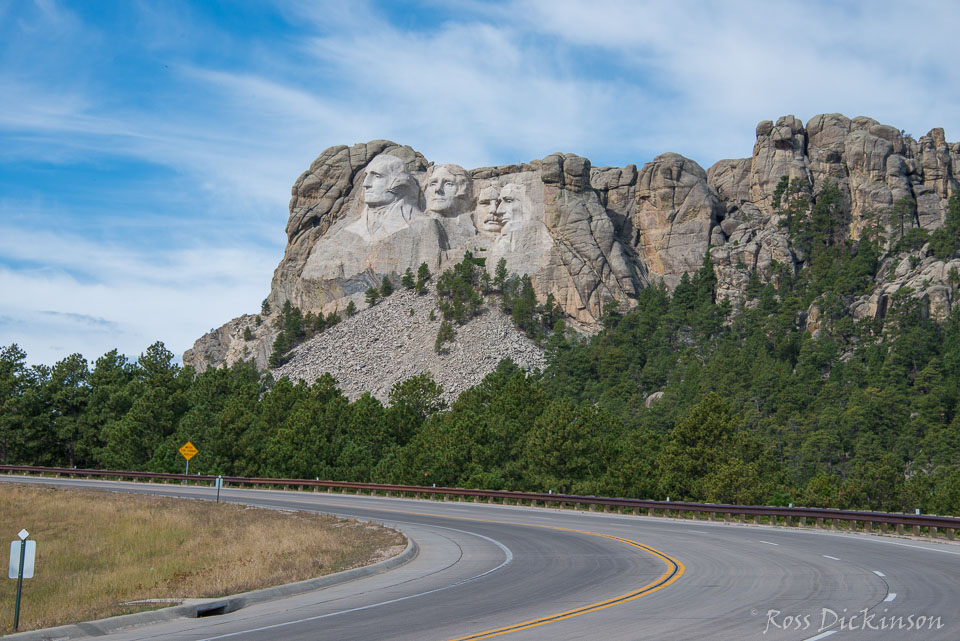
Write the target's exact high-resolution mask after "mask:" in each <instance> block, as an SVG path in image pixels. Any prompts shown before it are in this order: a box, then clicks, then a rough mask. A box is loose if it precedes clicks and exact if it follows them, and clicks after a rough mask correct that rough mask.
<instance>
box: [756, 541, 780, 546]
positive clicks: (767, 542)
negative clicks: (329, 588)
mask: <svg viewBox="0 0 960 641" xmlns="http://www.w3.org/2000/svg"><path fill="white" fill-rule="evenodd" d="M760 542H761V543H766V544H767V545H780V544H779V543H771V542H770V541H760Z"/></svg>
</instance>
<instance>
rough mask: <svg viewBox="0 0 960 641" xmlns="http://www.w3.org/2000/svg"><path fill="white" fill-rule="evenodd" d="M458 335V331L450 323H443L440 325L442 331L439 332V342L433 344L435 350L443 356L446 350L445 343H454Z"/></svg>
mask: <svg viewBox="0 0 960 641" xmlns="http://www.w3.org/2000/svg"><path fill="white" fill-rule="evenodd" d="M456 335H457V331H456V330H455V329H454V328H453V325H452V324H451V323H450V321H446V320H445V321H442V322H441V323H440V329H438V330H437V340H436V341H434V343H433V349H434V350H436V352H437V353H438V354H442V353H443V351H444V349H445V348H444V343H446V342H447V341H452V340H453V339H454V337H455V336H456Z"/></svg>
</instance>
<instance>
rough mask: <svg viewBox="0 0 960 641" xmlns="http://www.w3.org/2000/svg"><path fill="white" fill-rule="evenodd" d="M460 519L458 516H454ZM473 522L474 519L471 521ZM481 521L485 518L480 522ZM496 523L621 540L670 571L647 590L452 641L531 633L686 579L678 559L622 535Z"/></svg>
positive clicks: (645, 588) (654, 581) (547, 526)
mask: <svg viewBox="0 0 960 641" xmlns="http://www.w3.org/2000/svg"><path fill="white" fill-rule="evenodd" d="M454 518H457V517H454ZM471 520H473V519H471ZM476 520H481V519H476ZM488 522H493V523H508V524H510V525H524V526H527V527H542V528H547V529H550V530H561V531H563V532H575V533H577V534H588V535H590V536H600V537H603V538H605V539H613V540H614V541H620V542H621V543H626V544H627V545H632V546H633V547H635V548H639V549H641V550H643V551H644V552H647V553H649V554H652V555H653V556H655V557H657V558H659V559H660V560H661V561H663V562H664V563H666V565H667V570H666V571H665V572H664V573H663V574H661V575H660V576H659V577H657V578H656V579H654V580H653V581H651V582H650V583H648V584H646V585H644V586H643V587H640V588H637V589H636V590H632V591H630V592H627V593H625V594H621V595H619V596H615V597H613V598H610V599H607V600H605V601H600V602H598V603H592V604H590V605H584V606H581V607H579V608H575V609H573V610H567V611H565V612H557V613H556V614H550V615H547V616H544V617H539V618H537V619H531V620H529V621H524V622H523V623H515V624H513V625H508V626H504V627H502V628H495V629H493V630H487V631H485V632H479V633H477V634H471V635H469V636H465V637H457V638H456V639H451V640H450V641H477V640H478V639H490V638H493V637H498V636H500V635H502V634H510V633H511V632H520V631H521V630H529V629H530V628H535V627H537V626H541V625H546V624H548V623H554V622H556V621H563V620H564V619H571V618H573V617H578V616H580V615H581V614H588V613H590V612H596V611H597V610H603V609H604V608H609V607H610V606H612V605H617V604H619V603H626V602H628V601H633V600H635V599H639V598H640V597H642V596H646V595H648V594H652V593H654V592H656V591H657V590H660V589H663V588H665V587H667V586H668V585H670V584H671V583H673V582H674V581H676V580H677V579H679V578H680V577H681V576H683V572H684V570H685V569H686V568H685V567H684V565H683V563H681V562H680V561H678V560H676V559H675V558H673V557H671V556H668V555H666V554H664V553H663V552H661V551H660V550H656V549H654V548H652V547H650V546H649V545H644V544H643V543H638V542H637V541H631V540H630V539H624V538H621V537H619V536H613V535H611V534H600V533H599V532H589V531H587V530H574V529H571V528H564V527H557V526H553V525H537V524H534V523H509V522H508V521H488Z"/></svg>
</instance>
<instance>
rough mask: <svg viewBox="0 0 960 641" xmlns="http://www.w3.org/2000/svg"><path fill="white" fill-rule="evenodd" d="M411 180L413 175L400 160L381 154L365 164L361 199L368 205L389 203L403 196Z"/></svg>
mask: <svg viewBox="0 0 960 641" xmlns="http://www.w3.org/2000/svg"><path fill="white" fill-rule="evenodd" d="M411 182H413V176H411V175H410V172H409V171H407V165H406V164H405V163H404V162H403V161H402V160H400V159H399V158H397V157H396V156H390V155H386V154H381V155H379V156H377V157H376V158H374V159H373V160H371V161H370V164H369V165H367V174H366V176H365V177H364V179H363V201H364V202H365V203H366V204H367V206H369V207H382V206H383V205H389V204H390V203H392V202H395V201H397V200H400V199H402V198H403V197H404V195H405V192H407V191H409V189H410V183H411Z"/></svg>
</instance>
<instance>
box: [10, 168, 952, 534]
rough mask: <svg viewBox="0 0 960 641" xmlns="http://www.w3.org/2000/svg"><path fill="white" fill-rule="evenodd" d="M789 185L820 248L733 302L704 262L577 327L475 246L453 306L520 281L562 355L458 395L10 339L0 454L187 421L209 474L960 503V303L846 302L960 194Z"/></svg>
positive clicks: (478, 301)
mask: <svg viewBox="0 0 960 641" xmlns="http://www.w3.org/2000/svg"><path fill="white" fill-rule="evenodd" d="M781 187H782V188H781V189H779V192H780V193H779V196H780V198H778V206H779V207H781V208H783V210H784V212H785V213H787V214H789V215H787V216H785V220H786V223H785V225H786V229H787V232H788V233H789V234H790V238H791V242H792V243H793V244H794V246H797V247H801V248H802V250H803V256H804V265H803V268H802V269H800V270H799V271H798V272H796V273H794V272H793V270H792V269H788V268H786V267H782V268H781V269H779V270H775V271H776V278H774V279H770V280H769V281H768V282H763V281H762V280H761V279H760V278H759V276H758V275H757V274H755V273H754V274H752V275H751V277H750V281H749V285H748V286H747V291H746V294H745V300H744V301H743V302H742V304H740V305H737V306H732V305H731V304H730V303H729V301H718V300H717V296H716V288H717V283H716V279H715V276H714V271H713V268H712V265H711V264H710V263H709V260H707V261H705V263H704V266H703V268H702V269H700V270H699V271H698V272H696V273H694V274H692V275H690V276H689V277H687V276H685V277H684V278H683V280H682V281H681V283H680V284H679V285H678V286H677V287H676V288H675V289H674V291H672V292H670V291H668V290H667V289H666V288H665V287H664V286H662V285H659V286H658V285H654V286H651V287H648V288H646V289H644V290H642V291H641V292H640V293H639V294H638V297H637V300H636V305H635V306H633V307H632V309H631V310H629V311H626V310H621V309H620V308H618V307H617V306H616V305H609V306H608V307H607V308H605V310H604V315H603V319H602V320H603V329H602V330H601V331H600V332H599V333H598V334H596V335H594V336H590V337H584V336H580V335H578V334H575V333H574V332H572V331H570V330H569V329H567V328H566V327H565V326H564V324H563V321H562V320H560V319H559V318H557V315H556V313H555V310H554V308H553V304H552V303H551V304H550V305H545V306H539V307H538V308H536V309H534V308H532V307H531V306H530V305H527V304H526V303H525V302H524V301H525V300H526V299H527V298H528V297H527V296H524V295H523V292H524V290H525V289H526V288H527V285H529V280H527V281H526V282H524V281H523V280H522V279H520V280H516V281H515V282H514V283H513V284H510V283H511V281H510V280H508V279H506V277H505V275H504V274H502V273H501V274H500V275H499V282H493V281H497V280H498V279H497V278H493V279H491V278H490V277H489V276H487V277H483V276H477V275H478V274H481V273H485V272H483V270H482V269H474V267H476V265H473V266H471V265H466V266H463V265H461V266H459V267H460V270H459V272H455V273H454V275H453V276H449V277H447V280H446V281H441V284H442V285H443V287H442V289H443V290H444V292H445V293H446V300H447V301H448V302H447V303H444V304H443V305H441V311H442V312H443V313H444V318H445V319H447V318H449V319H450V322H451V323H456V322H469V317H470V316H471V315H473V314H476V313H483V308H484V306H486V307H491V306H494V305H504V304H505V303H504V298H505V297H504V296H503V294H502V293H501V294H500V295H499V297H498V294H497V293H496V291H497V290H498V289H499V290H503V289H506V290H507V291H513V294H512V295H509V296H506V305H509V308H510V309H509V310H508V311H509V313H511V314H512V315H513V316H514V317H515V320H516V321H517V322H518V325H520V326H521V327H523V326H524V325H523V324H526V327H527V329H528V333H530V334H531V335H532V336H535V338H536V339H537V340H539V341H541V343H542V344H543V345H544V347H545V349H546V351H547V355H548V364H547V366H546V368H545V369H544V371H542V372H533V373H526V372H524V371H522V370H520V369H519V368H518V367H517V366H516V365H514V364H513V363H512V362H510V361H503V362H501V363H500V364H499V366H498V367H497V368H496V370H495V371H494V372H492V373H491V374H489V375H488V376H487V377H486V378H485V379H484V380H483V381H482V382H481V383H480V384H479V385H477V386H475V387H473V388H471V389H469V390H467V391H465V392H464V393H462V394H461V395H460V396H459V398H457V400H456V401H454V402H453V403H452V404H450V405H449V406H448V405H447V404H446V403H445V402H444V401H443V400H442V397H441V393H442V390H441V389H440V388H439V387H438V386H437V385H436V384H435V383H434V382H433V380H431V379H430V377H429V376H428V375H422V376H418V377H415V378H411V379H408V380H406V381H403V382H401V383H398V384H397V385H395V386H394V388H393V389H392V391H391V392H390V395H389V399H388V400H387V402H385V403H383V402H381V401H379V400H377V399H375V398H374V397H372V396H370V395H369V394H367V395H364V396H362V397H360V398H358V399H356V400H354V401H352V402H351V401H350V400H348V399H347V398H346V397H345V396H344V395H343V394H342V393H341V392H340V391H339V390H338V388H337V382H336V381H335V380H333V378H332V377H330V376H329V375H325V376H323V377H321V378H320V379H318V380H317V381H316V382H315V383H313V384H312V385H308V384H306V383H296V384H295V383H291V382H290V381H289V380H287V379H281V380H273V379H272V378H271V377H270V376H269V375H267V376H264V375H262V374H261V373H260V372H258V371H257V369H256V368H255V367H254V366H253V365H252V364H251V363H245V362H241V363H237V364H234V365H233V366H231V367H228V368H220V369H216V368H210V369H208V370H206V371H204V372H203V373H200V374H197V373H196V372H195V371H194V370H193V369H192V368H190V367H180V366H178V365H177V364H176V362H175V359H174V355H173V354H172V353H171V352H170V351H169V350H167V349H166V348H165V346H164V345H163V344H162V343H156V344H154V345H152V346H151V347H149V348H148V349H147V350H146V351H145V352H144V353H143V354H142V355H141V356H140V357H139V358H137V359H136V360H131V359H128V358H127V357H125V356H123V355H121V354H119V353H118V352H117V351H111V352H109V353H107V354H105V355H103V356H101V357H100V358H98V359H96V360H95V361H93V362H92V363H89V362H88V361H87V360H86V359H85V358H84V357H83V356H81V355H80V354H74V355H72V356H69V357H67V358H65V359H63V360H61V361H59V362H57V363H55V364H53V365H52V366H46V365H37V366H28V365H27V364H26V363H27V355H26V354H25V353H24V352H23V351H22V350H21V349H20V348H19V347H18V346H17V345H9V346H7V347H2V348H0V461H2V462H3V463H5V464H32V465H50V466H76V467H82V468H105V469H122V470H146V471H157V472H161V471H162V472H180V471H182V470H183V466H184V461H183V459H182V458H181V457H180V455H179V454H178V451H177V450H178V448H179V447H180V446H181V445H183V444H184V443H185V442H186V441H188V440H189V441H191V442H193V443H194V444H195V445H196V446H197V448H198V449H199V454H198V455H197V456H196V457H195V458H194V459H193V460H192V461H191V465H190V471H191V472H192V473H202V474H223V475H235V476H270V477H288V478H311V479H313V478H321V479H331V480H349V481H370V482H386V483H409V484H418V485H432V484H436V485H438V486H458V487H473V488H487V489H516V490H532V491H544V492H545V491H548V490H552V491H554V492H561V493H575V494H594V495H608V496H622V497H635V498H648V499H666V498H667V497H670V498H671V499H672V500H692V501H703V502H715V503H738V504H761V505H787V504H791V503H792V504H794V505H798V506H813V507H833V508H847V509H867V510H887V511H908V512H913V511H914V510H915V509H920V510H921V511H923V512H925V513H934V514H944V515H945V514H960V411H958V410H960V407H958V403H960V309H958V306H954V308H953V311H952V313H951V314H950V315H949V316H948V317H947V318H946V319H944V320H942V321H940V322H938V321H936V320H934V319H932V318H930V317H929V315H928V314H927V313H926V310H925V309H924V307H923V306H922V304H921V302H920V301H918V300H917V298H916V297H915V296H913V292H911V291H909V289H908V288H901V289H900V291H899V292H898V293H897V294H896V295H894V296H893V297H892V299H891V301H890V304H889V306H888V308H887V309H886V313H885V314H884V315H883V317H882V318H877V319H865V320H860V321H855V320H854V319H853V318H852V317H851V316H850V315H849V311H848V310H849V304H850V302H851V301H852V300H853V298H854V297H856V296H859V295H862V294H863V293H865V292H867V291H869V290H870V289H871V288H872V284H873V282H874V277H875V275H876V274H877V270H878V269H879V266H880V264H881V262H882V261H883V260H884V259H890V258H892V259H893V260H895V261H899V260H908V261H909V260H912V259H913V258H914V256H915V255H916V249H917V243H922V244H927V243H929V244H931V245H932V247H933V251H934V252H935V254H936V255H937V256H938V257H944V258H946V257H950V256H956V255H957V252H958V249H960V198H958V197H957V196H954V198H953V199H952V200H951V202H950V214H949V215H948V219H947V225H946V226H945V228H944V229H943V230H941V231H938V232H935V234H936V236H935V237H933V238H929V237H926V236H924V237H923V238H919V236H923V234H924V233H925V232H923V230H920V231H919V232H912V233H911V230H909V229H905V230H903V231H901V232H900V233H899V234H895V237H894V238H889V237H888V238H883V237H882V236H881V235H880V234H879V233H876V234H871V233H869V232H868V233H865V234H864V235H863V236H862V237H861V238H859V239H858V240H857V241H856V242H853V241H851V240H849V239H846V238H842V236H841V235H838V233H837V229H838V225H840V224H841V223H842V216H838V215H837V212H836V206H837V205H836V203H837V200H835V199H834V198H835V196H836V195H837V194H835V193H832V192H831V191H830V189H831V187H830V186H829V185H828V186H827V187H826V188H825V189H824V190H823V191H822V192H821V193H820V194H819V196H818V197H817V199H816V202H814V201H813V200H812V199H810V198H809V197H808V196H807V195H805V194H803V193H802V191H801V190H797V189H792V188H791V185H790V184H789V182H786V183H784V184H783V185H782V186H781ZM832 199H833V200H832ZM878 229H879V227H878ZM914 229H918V228H914ZM457 273H460V274H467V275H468V278H469V279H473V278H474V277H475V276H476V278H477V279H478V280H477V281H476V282H475V284H477V290H476V291H477V293H478V295H477V296H474V295H473V294H471V293H470V292H466V293H464V294H458V293H457V292H459V291H461V289H462V287H461V286H462V283H458V282H454V278H455V276H456V274H457ZM440 278H441V279H443V278H444V276H443V275H441V277H440ZM481 281H482V282H481ZM406 285H409V283H407V284H406ZM953 285H954V287H956V283H953ZM381 294H382V295H383V294H384V293H383V292H382V291H381ZM443 300H444V299H442V298H441V303H443ZM811 305H816V306H817V307H818V309H820V311H821V316H822V322H821V324H820V329H819V331H818V332H817V333H816V335H814V333H813V332H811V331H810V329H809V328H808V327H807V326H806V324H805V323H804V322H802V319H803V318H805V315H806V313H807V310H809V309H810V307H811ZM518 307H519V308H520V309H521V310H523V311H522V313H519V314H518V313H517V312H516V310H517V308H518ZM528 307H531V308H530V309H527V308H528ZM463 309H465V310H466V311H465V312H462V310H463ZM336 320H339V319H336ZM438 344H439V343H438Z"/></svg>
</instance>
